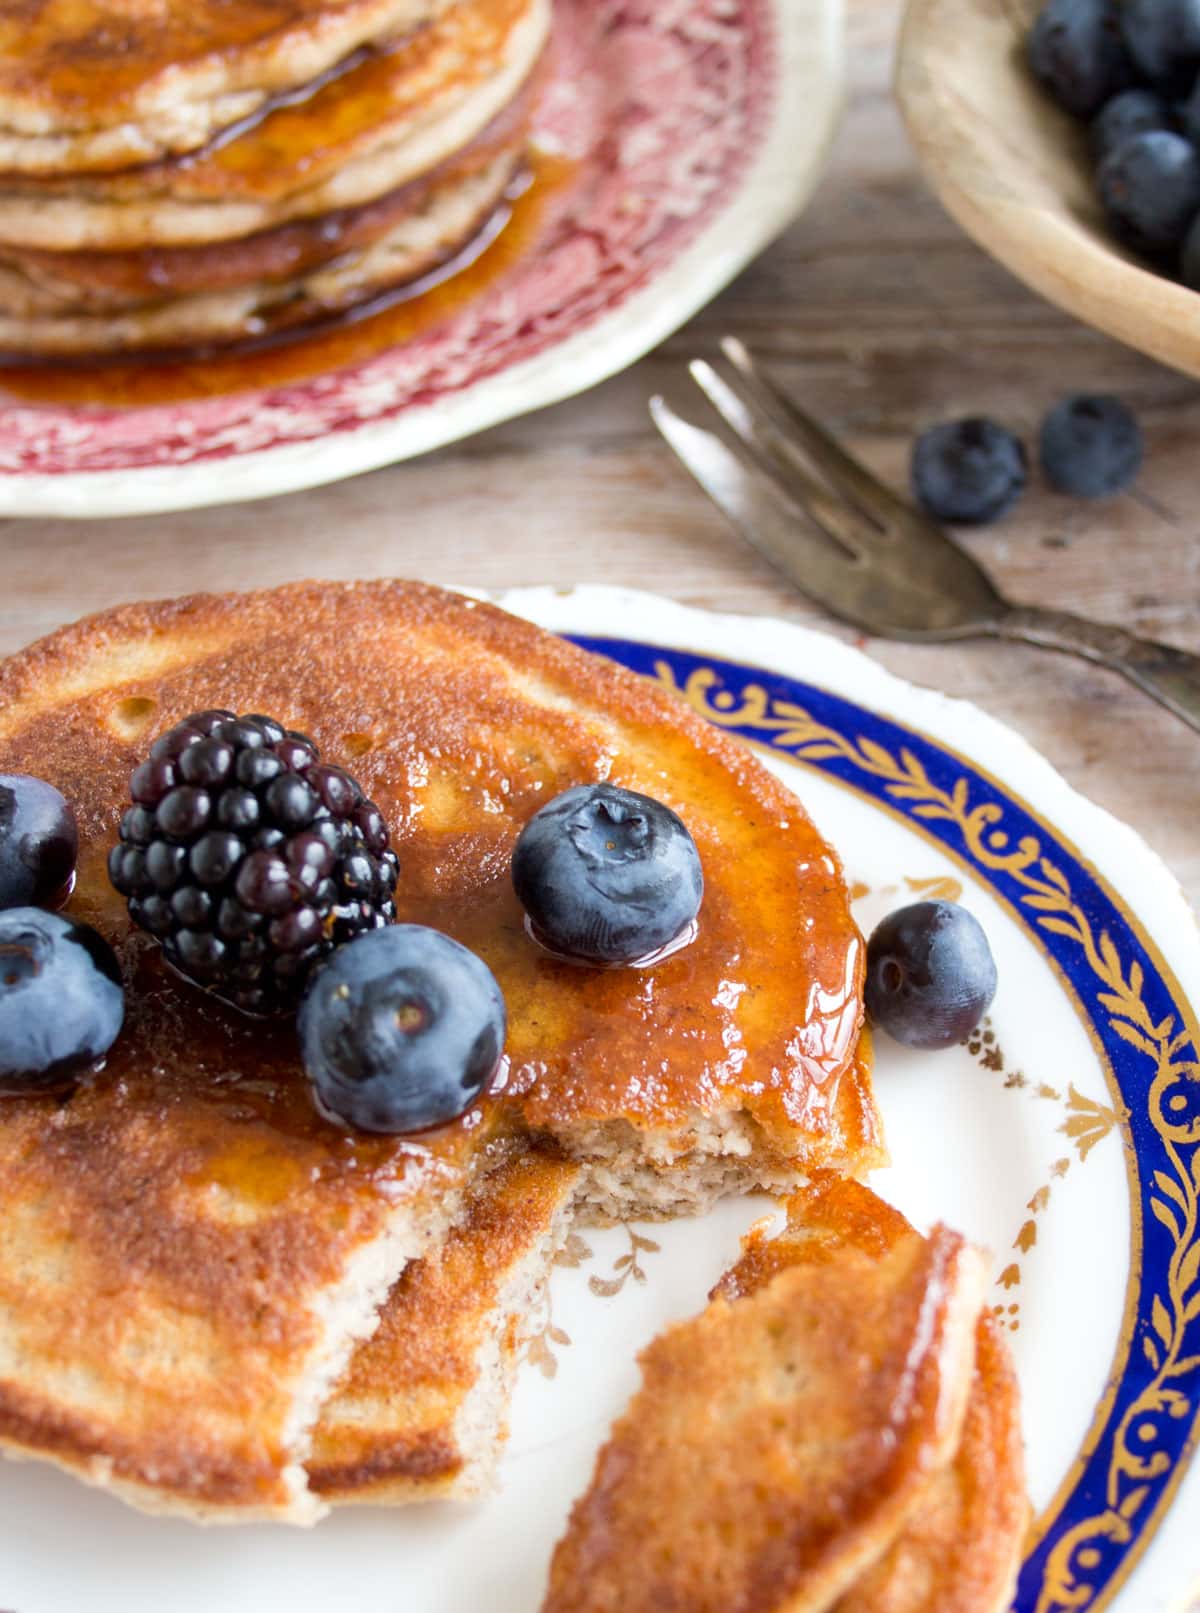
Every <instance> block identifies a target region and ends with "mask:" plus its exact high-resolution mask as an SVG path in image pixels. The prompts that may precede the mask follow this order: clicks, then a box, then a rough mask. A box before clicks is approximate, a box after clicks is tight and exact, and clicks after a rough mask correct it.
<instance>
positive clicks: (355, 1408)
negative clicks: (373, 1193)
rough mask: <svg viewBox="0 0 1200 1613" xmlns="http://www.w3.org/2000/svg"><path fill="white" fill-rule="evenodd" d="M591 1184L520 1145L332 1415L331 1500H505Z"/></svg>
mask: <svg viewBox="0 0 1200 1613" xmlns="http://www.w3.org/2000/svg"><path fill="white" fill-rule="evenodd" d="M578 1179H579V1167H578V1166H577V1165H572V1164H571V1163H570V1162H569V1161H567V1160H565V1159H562V1158H561V1157H555V1156H554V1155H552V1154H548V1153H545V1152H541V1151H538V1150H536V1149H532V1148H529V1147H526V1146H523V1145H517V1146H515V1147H514V1148H513V1149H512V1150H511V1151H510V1152H509V1153H508V1155H507V1157H506V1158H505V1159H504V1161H503V1163H502V1164H501V1165H499V1166H498V1167H497V1168H496V1169H495V1170H493V1171H491V1172H490V1173H489V1174H488V1176H487V1177H486V1178H485V1180H484V1181H483V1182H481V1183H480V1184H479V1185H478V1186H477V1187H476V1188H475V1189H474V1191H473V1192H472V1193H471V1195H470V1197H469V1199H468V1201H467V1207H466V1214H465V1216H464V1218H463V1220H462V1222H461V1223H460V1224H459V1225H458V1226H457V1227H456V1228H455V1229H454V1230H453V1231H452V1232H451V1233H450V1235H449V1237H448V1238H447V1239H446V1241H445V1242H444V1243H443V1244H442V1246H441V1247H440V1248H439V1249H438V1250H436V1251H434V1252H433V1253H432V1254H430V1255H428V1256H426V1258H425V1259H423V1260H418V1261H414V1262H413V1263H412V1264H411V1265H410V1266H409V1267H408V1269H407V1270H406V1271H405V1273H404V1275H403V1277H401V1279H400V1281H399V1282H398V1283H397V1284H396V1286H395V1288H394V1289H393V1291H392V1293H391V1295H390V1296H389V1298H388V1301H387V1304H386V1305H385V1306H384V1307H383V1310H382V1312H381V1315H380V1322H379V1328H378V1330H377V1331H376V1333H375V1334H374V1335H373V1336H372V1337H371V1338H370V1339H369V1340H368V1341H367V1342H366V1343H364V1344H361V1345H359V1347H358V1349H357V1350H356V1352H355V1354H354V1357H353V1359H352V1361H351V1364H350V1366H349V1368H348V1369H347V1371H346V1373H345V1374H344V1376H343V1377H342V1379H341V1381H340V1382H339V1383H338V1385H337V1387H336V1389H335V1391H334V1393H333V1394H332V1396H331V1397H330V1399H329V1400H328V1401H327V1402H326V1404H325V1407H324V1408H323V1410H322V1412H321V1420H320V1423H319V1424H318V1426H317V1430H316V1435H315V1437H314V1440H313V1448H312V1451H311V1452H310V1454H309V1456H308V1459H307V1462H306V1466H307V1468H308V1475H309V1483H310V1484H311V1485H312V1488H313V1489H314V1490H315V1491H316V1492H317V1494H318V1495H320V1496H321V1497H322V1499H323V1500H326V1501H331V1502H338V1503H342V1504H345V1503H353V1502H372V1503H376V1504H378V1503H401V1502H410V1501H428V1500H436V1499H444V1498H447V1497H454V1498H456V1499H459V1500H464V1499H470V1498H473V1497H476V1496H479V1495H481V1494H484V1493H485V1492H486V1491H488V1490H490V1489H491V1488H492V1487H493V1484H494V1479H495V1467H496V1462H497V1459H498V1456H499V1453H500V1447H501V1444H502V1442H503V1440H504V1438H505V1437H506V1435H507V1426H506V1422H507V1412H508V1404H509V1400H510V1397H511V1393H512V1384H513V1379H514V1376H515V1374H516V1368H517V1363H518V1359H519V1357H520V1353H521V1351H522V1349H523V1348H524V1346H525V1344H526V1343H527V1342H528V1338H529V1330H530V1328H531V1327H532V1326H533V1325H534V1322H535V1319H536V1317H537V1316H538V1314H539V1311H540V1307H541V1304H542V1302H543V1298H544V1293H545V1288H546V1284H547V1281H548V1279H549V1276H550V1269H551V1267H552V1265H553V1262H554V1257H555V1255H557V1253H558V1252H559V1250H560V1249H561V1248H562V1246H563V1244H564V1242H565V1241H566V1237H567V1233H568V1230H569V1219H570V1207H571V1201H572V1199H573V1197H574V1194H575V1189H576V1186H577V1183H578Z"/></svg>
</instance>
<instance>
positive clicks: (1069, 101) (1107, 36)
mask: <svg viewBox="0 0 1200 1613" xmlns="http://www.w3.org/2000/svg"><path fill="white" fill-rule="evenodd" d="M1029 65H1030V66H1031V67H1032V68H1033V71H1034V72H1035V73H1036V75H1037V76H1038V78H1040V79H1041V81H1042V83H1043V84H1045V86H1046V87H1047V89H1048V90H1049V91H1050V93H1051V94H1052V95H1053V96H1054V99H1055V100H1056V101H1057V102H1058V104H1059V105H1060V106H1061V107H1064V108H1065V109H1066V111H1068V112H1070V113H1072V114H1073V115H1074V116H1075V117H1077V118H1090V117H1091V116H1092V114H1093V113H1094V112H1096V111H1098V110H1099V108H1100V107H1101V106H1103V104H1104V102H1105V101H1107V100H1109V99H1110V98H1111V97H1112V96H1113V95H1115V94H1116V93H1117V92H1118V91H1119V90H1123V89H1125V88H1127V87H1128V86H1129V85H1130V84H1132V83H1133V82H1134V79H1135V71H1134V65H1133V62H1132V60H1131V59H1130V55H1129V51H1128V49H1127V47H1126V43H1125V40H1124V39H1123V37H1122V34H1121V19H1120V15H1119V11H1118V7H1117V5H1116V0H1049V3H1048V4H1047V5H1046V6H1045V7H1044V8H1043V9H1042V11H1041V13H1040V14H1039V16H1038V18H1037V21H1036V22H1035V23H1034V25H1033V28H1032V29H1031V30H1030V34H1029Z"/></svg>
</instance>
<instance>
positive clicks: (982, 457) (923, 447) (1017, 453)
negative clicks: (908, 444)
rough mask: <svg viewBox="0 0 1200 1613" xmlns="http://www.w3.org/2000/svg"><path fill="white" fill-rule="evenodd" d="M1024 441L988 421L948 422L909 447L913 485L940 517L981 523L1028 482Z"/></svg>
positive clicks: (995, 515) (1004, 507) (1001, 511)
mask: <svg viewBox="0 0 1200 1613" xmlns="http://www.w3.org/2000/svg"><path fill="white" fill-rule="evenodd" d="M1028 475H1029V472H1028V460H1027V458H1026V455H1025V447H1024V444H1023V443H1022V442H1021V441H1020V439H1019V438H1018V437H1014V436H1013V434H1012V432H1011V431H1006V430H1005V429H1004V427H1003V426H998V425H996V424H995V423H994V421H991V420H981V419H967V420H949V421H947V422H946V423H945V424H944V425H940V426H932V427H930V429H929V430H928V431H925V432H922V434H921V435H920V436H919V437H918V438H917V441H916V444H915V445H914V447H913V456H912V487H913V492H914V493H915V494H916V496H917V499H918V501H919V502H920V503H921V504H922V505H923V506H924V508H925V509H926V510H928V512H929V514H930V515H932V516H934V517H935V519H937V520H939V521H953V522H957V523H960V524H963V525H970V526H984V525H986V523H987V522H989V521H995V520H997V519H998V518H999V517H1000V516H1001V515H1003V514H1004V512H1005V511H1006V510H1009V509H1011V508H1012V506H1013V505H1014V504H1015V503H1016V502H1017V500H1018V499H1019V498H1020V496H1021V494H1022V493H1023V492H1024V490H1025V483H1026V481H1027V480H1028Z"/></svg>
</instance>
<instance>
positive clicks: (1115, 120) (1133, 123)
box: [1091, 90, 1200, 163]
mask: <svg viewBox="0 0 1200 1613" xmlns="http://www.w3.org/2000/svg"><path fill="white" fill-rule="evenodd" d="M1198 110H1200V108H1198ZM1174 127H1175V115H1174V113H1173V112H1172V110H1171V107H1170V105H1169V103H1168V102H1167V101H1165V100H1164V99H1163V97H1162V96H1161V95H1157V94H1155V92H1154V91H1153V90H1123V91H1122V92H1121V94H1120V95H1114V96H1113V98H1112V100H1111V101H1106V102H1105V104H1104V105H1103V106H1102V107H1101V109H1100V111H1099V112H1097V114H1096V116H1095V117H1094V118H1093V119H1092V127H1091V140H1092V154H1093V156H1094V157H1095V159H1096V161H1097V163H1101V162H1103V161H1104V159H1105V157H1107V156H1109V155H1110V154H1111V153H1112V152H1114V151H1115V150H1116V149H1117V147H1118V146H1123V145H1124V144H1125V142H1126V140H1132V139H1133V137H1134V135H1135V134H1151V133H1153V131H1154V130H1155V129H1173V128H1174ZM1189 133H1190V131H1189ZM1193 138H1194V137H1193Z"/></svg>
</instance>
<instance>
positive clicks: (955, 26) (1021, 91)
mask: <svg viewBox="0 0 1200 1613" xmlns="http://www.w3.org/2000/svg"><path fill="white" fill-rule="evenodd" d="M1037 10H1038V4H1037V0H910V3H909V6H908V11H907V14H906V16H905V19H904V26H903V29H902V33H901V39H900V54H899V60H898V63H897V68H896V93H897V96H898V97H899V101H900V106H901V109H902V111H903V113H904V118H905V122H906V123H907V125H908V129H909V133H910V135H911V137H912V140H913V143H914V145H915V146H916V149H917V155H918V157H919V159H920V162H921V165H922V167H923V168H924V171H925V174H926V176H927V178H928V179H929V181H930V183H931V184H932V185H933V187H934V189H935V190H936V191H937V193H938V195H939V196H940V198H941V200H942V202H943V203H944V204H945V206H946V207H947V209H948V210H949V211H950V213H951V214H953V216H954V217H955V218H956V219H957V220H958V222H959V223H960V224H961V225H962V227H963V229H964V230H966V231H967V233H968V234H969V235H971V236H973V237H974V239H975V240H976V241H978V242H979V244H980V245H981V246H982V247H984V248H986V250H987V251H988V252H990V253H991V254H992V255H993V257H996V258H998V259H999V260H1000V262H1001V263H1003V264H1005V265H1006V267H1008V268H1009V269H1011V270H1012V272H1013V273H1014V274H1015V275H1018V276H1019V277H1020V278H1021V279H1022V280H1024V281H1025V282H1026V283H1027V284H1028V285H1030V286H1032V287H1033V288H1034V289H1035V290H1036V291H1039V292H1041V294H1042V295H1043V296H1044V297H1047V298H1048V299H1049V300H1050V301H1051V302H1053V303H1057V304H1058V306H1059V307H1060V308H1065V309H1066V310H1067V311H1068V312H1069V313H1072V314H1074V315H1076V317H1077V318H1079V319H1082V320H1085V321H1086V322H1087V323H1088V324H1090V325H1095V326H1096V327H1097V328H1098V329H1099V330H1103V331H1107V333H1108V334H1109V335H1110V336H1115V337H1116V338H1117V340H1118V341H1121V342H1125V343H1126V344H1127V345H1128V346H1130V347H1135V348H1138V349H1140V350H1141V351H1142V352H1143V353H1149V354H1150V355H1151V356H1152V357H1153V358H1157V359H1159V360H1161V361H1162V363H1164V364H1169V365H1171V366H1172V367H1173V368H1175V369H1177V370H1182V371H1184V372H1185V373H1186V374H1188V375H1195V376H1200V294H1197V293H1196V292H1194V291H1189V290H1188V289H1187V288H1186V287H1184V286H1179V285H1175V284H1173V283H1172V282H1171V281H1169V280H1164V279H1162V278H1161V276H1159V275H1156V274H1154V273H1152V272H1151V271H1150V270H1149V269H1147V268H1145V267H1143V265H1142V264H1141V263H1139V262H1138V260H1137V259H1136V258H1135V257H1133V256H1132V255H1131V254H1130V253H1128V252H1127V251H1125V250H1124V249H1123V248H1122V247H1121V246H1120V245H1119V244H1118V243H1117V242H1116V241H1115V240H1114V239H1113V238H1112V236H1111V235H1110V234H1109V233H1108V230H1107V227H1106V224H1105V221H1104V215H1103V213H1102V212H1101V209H1100V206H1099V203H1098V202H1097V200H1096V194H1095V187H1094V182H1093V170H1092V164H1091V160H1090V155H1089V151H1088V140H1087V130H1086V128H1085V127H1084V126H1083V125H1081V124H1078V123H1076V122H1075V121H1074V120H1073V119H1072V118H1070V117H1068V116H1067V114H1066V113H1065V112H1062V111H1060V110H1059V108H1058V107H1057V106H1056V105H1055V104H1054V102H1053V101H1051V100H1050V98H1049V96H1048V95H1047V94H1046V93H1045V91H1044V90H1042V88H1041V86H1040V85H1039V84H1038V83H1037V81H1036V80H1035V79H1034V77H1033V75H1032V74H1031V73H1030V71H1029V69H1028V67H1027V66H1026V61H1025V36H1026V34H1027V32H1028V29H1029V25H1030V23H1031V22H1032V20H1033V18H1034V16H1035V15H1036V13H1037Z"/></svg>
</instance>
